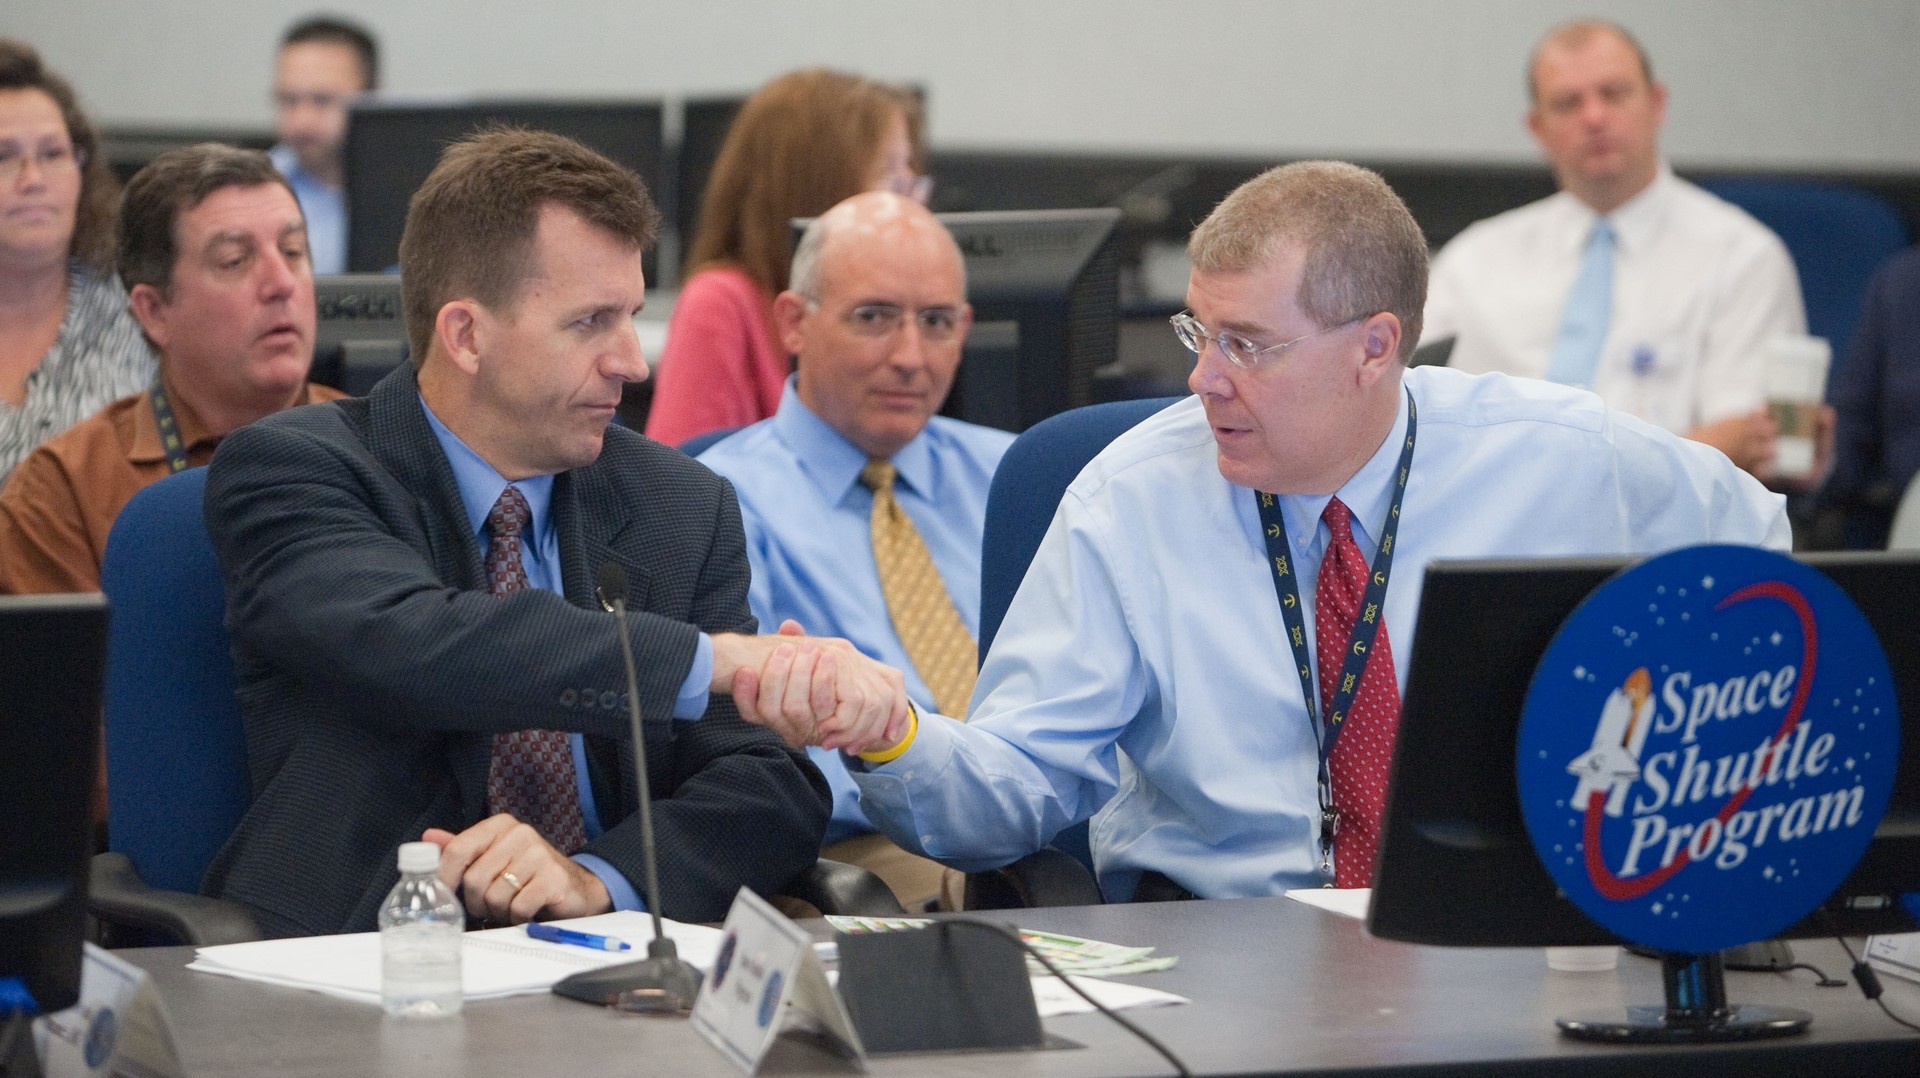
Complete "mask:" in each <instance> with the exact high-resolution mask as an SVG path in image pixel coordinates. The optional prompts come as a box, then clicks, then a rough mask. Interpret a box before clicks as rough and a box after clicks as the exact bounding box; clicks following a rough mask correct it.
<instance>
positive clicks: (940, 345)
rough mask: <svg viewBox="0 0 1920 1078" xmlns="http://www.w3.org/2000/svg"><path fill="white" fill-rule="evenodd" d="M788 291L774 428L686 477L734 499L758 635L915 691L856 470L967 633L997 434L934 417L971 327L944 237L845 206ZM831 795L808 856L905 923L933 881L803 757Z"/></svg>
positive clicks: (931, 868) (891, 200) (712, 452)
mask: <svg viewBox="0 0 1920 1078" xmlns="http://www.w3.org/2000/svg"><path fill="white" fill-rule="evenodd" d="M791 279H792V281H793V288H792V289H791V290H789V291H787V292H786V293H784V294H782V295H781V296H780V297H779V298H778V299H777V300H776V301H775V304H774V316H775V320H776V323H777V325H778V326H779V328H780V332H781V336H782V343H783V344H784V345H785V347H786V348H787V349H788V350H789V351H791V352H792V353H793V355H795V356H796V357H797V358H798V371H797V373H796V374H795V375H793V376H792V377H790V378H788V379H787V387H786V390H785V392H784V393H783V394H782V396H781V399H780V408H779V411H778V412H776V413H775V414H774V416H773V417H772V418H770V419H766V420H762V421H761V422H759V423H756V424H754V425H753V426H750V427H748V428H746V429H745V430H742V431H740V432H739V433H737V434H735V435H733V436H732V437H730V438H727V439H725V440H724V441H721V442H720V443H719V444H717V445H715V446H713V447H712V448H710V449H708V450H707V451H706V452H705V453H703V454H701V456H700V461H701V463H703V464H706V465H707V466H708V467H710V468H712V469H713V470H714V471H716V472H718V473H720V474H721V475H722V476H725V477H726V478H727V479H729V480H731V481H732V482H733V484H734V489H735V491H736V492H737V493H738V494H739V496H740V515H741V523H742V524H743V525H744V527H745V529H746V536H747V557H748V560H749V561H750V563H751V564H752V566H753V584H752V586H751V588H750V590H749V592H748V601H749V603H750V605H751V606H752V608H753V614H754V617H755V618H757V619H759V621H760V624H762V625H778V624H779V623H781V622H782V621H785V620H787V619H792V620H794V621H797V622H798V623H799V624H801V625H802V626H804V627H805V628H806V630H807V631H808V632H809V633H816V634H822V635H829V636H840V637H845V638H846V639H848V640H850V641H852V642H853V644H854V646H855V647H858V648H859V649H860V650H861V651H863V652H865V653H866V654H868V655H870V656H873V657H874V658H876V659H879V660H881V661H882V662H885V663H887V664H889V665H892V666H896V667H898V668H899V669H900V670H901V672H902V673H903V674H905V675H906V680H907V688H908V691H909V692H910V693H911V694H912V695H913V696H914V698H915V699H918V700H931V699H932V695H931V693H930V692H929V691H928V688H927V683H926V681H925V680H924V679H923V678H922V676H921V674H920V672H919V671H917V670H915V668H914V664H913V661H912V660H911V659H910V658H909V656H908V651H907V648H906V647H905V646H904V645H903V644H902V643H901V639H900V634H899V632H897V631H896V629H895V627H894V623H893V620H892V618H891V617H890V616H889V613H888V607H887V600H886V596H885V595H884V594H883V592H882V588H881V583H880V577H879V574H878V571H877V569H876V566H875V562H874V551H873V540H872V535H871V532H870V528H869V518H870V514H871V511H872V506H873V500H874V495H873V494H872V492H871V491H869V490H868V489H867V488H866V487H865V486H863V485H862V484H861V482H860V472H861V469H862V468H863V467H865V466H866V465H867V462H868V461H869V460H870V459H876V458H877V459H883V460H890V461H891V462H892V463H893V465H894V468H895V469H896V470H897V472H898V476H899V477H898V479H897V480H896V481H895V483H894V492H895V497H896V498H897V500H898V502H899V504H900V506H901V507H902V509H903V510H904V511H905V512H906V513H907V515H908V516H909V517H910V518H911V519H912V521H913V524H914V527H915V529H916V530H917V531H918V532H919V533H920V536H921V538H922V539H924V540H925V542H926V546H927V549H928V552H929V553H930V554H931V555H932V558H933V562H934V565H935V566H936V567H937V568H938V570H939V575H940V577H941V579H942V581H944V583H945V585H946V589H947V591H948V593H949V595H950V597H951V598H952V600H953V604H954V607H955V609H956V610H957V611H958V612H959V614H960V617H961V619H962V621H963V622H964V623H965V625H966V628H967V632H968V633H969V634H970V635H972V636H974V637H976V638H977V636H978V633H979V629H980V534H981V531H982V529H983V527H984V526H985V521H986V504H987V488H988V486H989V484H991V482H992V480H993V472H994V469H995V468H996V467H997V466H998V465H999V463H1000V457H1001V455H1002V454H1003V453H1005V452H1006V449H1007V446H1008V444H1009V443H1011V442H1012V441H1013V435H1011V434H1008V433H1007V432H1005V431H1001V430H995V429H993V428H991V427H982V426H976V425H974V424H971V423H962V422H959V421H958V420H953V419H946V418H943V417H939V416H935V415H934V412H936V411H937V410H938V409H939V408H940V405H941V403H942V402H943V401H944V400H945V399H946V396H947V391H948V390H949V389H950V388H951V387H952V385H953V379H954V372H955V371H956V370H957V369H958V368H959V365H960V350H961V345H962V343H963V342H964V341H965V338H966V330H967V326H968V323H969V322H970V320H971V312H970V309H969V308H968V306H967V302H966V278H965V265H964V263H963V262H962V260H961V257H960V251H959V249H958V247H956V246H955V244H954V241H953V237H952V236H951V235H949V234H948V233H947V230H946V228H945V227H944V226H942V225H941V224H940V222H939V221H938V220H937V219H936V218H934V216H933V215H932V214H930V213H928V212H927V211H926V210H925V209H923V208H921V207H920V206H919V205H918V204H917V203H915V202H913V201H912V200H910V199H904V198H901V197H899V196H898V195H894V194H890V193H886V192H875V193H869V194H863V195H856V196H854V197H853V198H851V199H848V200H847V201H845V202H842V203H841V204H840V205H838V206H836V207H834V208H833V209H831V210H829V211H828V212H827V213H825V214H823V215H822V216H820V217H819V218H817V219H815V221H814V222H813V224H812V225H811V226H809V228H808V229H807V232H806V234H805V235H804V236H803V237H802V239H801V242H800V245H799V247H798V249H797V250H796V252H795V256H794V262H793V273H792V275H791ZM811 752H812V755H813V759H814V762H815V763H817V764H819V765H820V770H821V771H822V772H823V773H825V774H826V776H827V781H828V782H829V783H830V784H831V785H832V786H833V795H834V803H833V820H832V822H831V823H830V824H829V825H828V828H827V836H826V848H825V849H824V851H823V854H824V856H826V857H828V858H830V859H832V860H836V861H846V862H849V863H853V864H858V865H860V866H862V867H864V868H867V869H870V870H872V871H874V872H875V873H877V874H879V875H880V876H881V878H882V879H885V880H886V881H887V883H888V884H889V886H891V887H893V889H894V891H895V893H896V894H897V895H898V896H899V897H900V899H901V901H902V903H903V904H906V905H908V906H909V907H910V908H911V907H913V906H915V905H917V904H919V903H923V902H925V901H926V900H927V899H929V898H931V897H933V896H934V895H935V894H936V893H937V892H938V891H939V888H940V884H941V880H942V876H943V873H944V869H943V868H942V867H941V866H940V865H938V864H935V863H934V862H931V861H928V860H926V859H925V858H921V857H917V856H913V855H910V854H907V853H905V852H904V851H902V850H901V849H900V848H899V847H898V846H897V845H895V844H893V843H891V842H889V841H887V840H886V838H885V836H882V835H879V834H876V833H875V831H874V828H873V825H872V824H871V823H869V822H868V820H867V817H866V814H865V813H864V812H862V811H861V810H860V791H859V790H858V788H856V787H855V786H854V784H853V779H852V778H851V777H849V776H848V774H847V769H846V765H845V764H844V763H842V762H841V761H842V759H843V757H842V755H841V754H840V753H838V752H829V751H827V750H824V749H820V748H814V749H812V750H811Z"/></svg>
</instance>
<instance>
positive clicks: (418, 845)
mask: <svg viewBox="0 0 1920 1078" xmlns="http://www.w3.org/2000/svg"><path fill="white" fill-rule="evenodd" d="M439 868H440V847H438V846H435V845H434V844H433V843H431V842H403V843H401V844H400V871H402V872H409V873H413V872H436V871H438V870H439Z"/></svg>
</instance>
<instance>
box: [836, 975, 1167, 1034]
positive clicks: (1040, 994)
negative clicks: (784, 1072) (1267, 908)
mask: <svg viewBox="0 0 1920 1078" xmlns="http://www.w3.org/2000/svg"><path fill="white" fill-rule="evenodd" d="M1032 980H1033V1006H1034V1009H1035V1010H1037V1011H1039V1012H1040V1017H1042V1018H1058V1017H1059V1016H1061V1015H1063V1014H1086V1013H1088V1012H1090V1011H1092V1010H1093V1009H1094V1007H1093V1004H1091V1003H1088V1002H1087V1001H1086V1000H1084V999H1082V998H1081V997H1080V994H1079V993H1078V992H1075V991H1074V990H1073V989H1071V988H1068V987H1067V986H1066V985H1064V984H1061V983H1060V978H1058V977H1055V976H1054V975H1053V974H1051V973H1036V974H1034V975H1033V977H1032ZM827 983H828V984H834V985H837V984H839V983H840V971H839V970H837V969H830V970H828V971H827ZM1073 983H1074V984H1077V985H1079V986H1080V987H1082V988H1084V989H1086V990H1087V994H1088V995H1090V996H1092V997H1093V998H1095V999H1097V1000H1099V1001H1100V1002H1101V1003H1102V1004H1103V1005H1104V1006H1105V1007H1106V1008H1107V1009H1108V1010H1110V1011H1124V1010H1130V1009H1132V1008H1134V1007H1167V1006H1171V1005H1173V1004H1175V1003H1192V1002H1193V1001H1192V1000H1190V999H1188V998H1187V997H1185V996H1176V995H1174V994H1173V993H1172V992H1162V991H1160V990H1159V989H1157V988H1142V987H1141V986H1139V985H1137V984H1126V983H1123V982H1121V981H1103V980H1101V979H1100V978H1098V977H1075V978H1074V979H1073ZM802 1025H803V1027H804V1028H808V1029H814V1030H815V1031H818V1027H816V1026H811V1025H806V1024H804V1023H802Z"/></svg>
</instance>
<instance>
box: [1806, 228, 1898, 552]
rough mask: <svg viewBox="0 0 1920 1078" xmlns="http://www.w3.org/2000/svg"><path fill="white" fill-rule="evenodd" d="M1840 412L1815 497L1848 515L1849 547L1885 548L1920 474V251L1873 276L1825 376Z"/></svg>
mask: <svg viewBox="0 0 1920 1078" xmlns="http://www.w3.org/2000/svg"><path fill="white" fill-rule="evenodd" d="M1827 403H1828V404H1830V405H1832V406H1833V408H1834V410H1835V411H1836V412H1838V413H1839V425H1838V430H1837V434H1836V440H1837V442H1838V450H1837V452H1836V453H1835V456H1834V465H1833V475H1832V476H1831V477H1830V478H1829V479H1828V480H1827V485H1826V487H1825V489H1823V490H1822V491H1821V492H1820V494H1821V500H1822V501H1823V502H1825V503H1827V504H1829V505H1832V506H1834V507H1835V508H1837V509H1839V510H1841V511H1842V512H1844V513H1845V514H1846V518H1847V535H1846V539H1847V545H1848V546H1851V547H1871V548H1878V547H1884V546H1886V545H1887V537H1888V532H1889V531H1890V530H1891V528H1892V527H1893V515H1894V510H1895V509H1896V508H1897V507H1898V506H1899V504H1900V498H1901V495H1903V494H1904V493H1906V489H1907V485H1908V484H1909V483H1911V482H1913V477H1914V475H1915V474H1916V473H1920V248H1908V249H1907V250H1905V251H1902V252H1900V253H1899V254H1897V255H1894V256H1893V257H1892V258H1890V259H1888V260H1887V263H1886V264H1885V265H1883V266H1881V267H1880V269H1879V271H1878V272H1876V273H1875V274H1874V276H1873V285H1872V287H1871V288H1869V289H1868V290H1867V301H1866V304H1865V308H1864V310H1862V311H1861V314H1860V328H1859V329H1857V330H1855V331H1854V334H1853V347H1852V348H1851V349H1850V350H1849V351H1848V353H1847V357H1846V359H1845V360H1843V361H1842V362H1840V363H1837V364H1835V365H1834V368H1833V373H1832V374H1830V375H1829V376H1828V379H1827Z"/></svg>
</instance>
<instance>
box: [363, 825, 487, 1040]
mask: <svg viewBox="0 0 1920 1078" xmlns="http://www.w3.org/2000/svg"><path fill="white" fill-rule="evenodd" d="M439 870H440V847H438V846H436V845H434V844H433V843H431V842H408V843H405V844H403V845H402V846H401V847H400V882H399V883H397V884H394V887H393V890H392V891H390V892H388V894H387V901H386V902H385V904H383V905H382V906H381V907H380V1002H381V1004H382V1005H383V1006H384V1007H386V1009H387V1013H388V1014H390V1015H393V1016H394V1017H396V1018H440V1017H445V1016H448V1015H455V1014H459V1013H460V1000H461V991H460V936H461V933H462V932H464V931H466V927H467V916H466V911H464V910H463V909H461V907H460V900H459V899H457V898H455V897H454V896H453V890H452V889H451V888H449V887H448V886H447V885H446V884H444V883H441V882H440V877H439V876H438V875H437V874H436V873H438V872H439Z"/></svg>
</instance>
